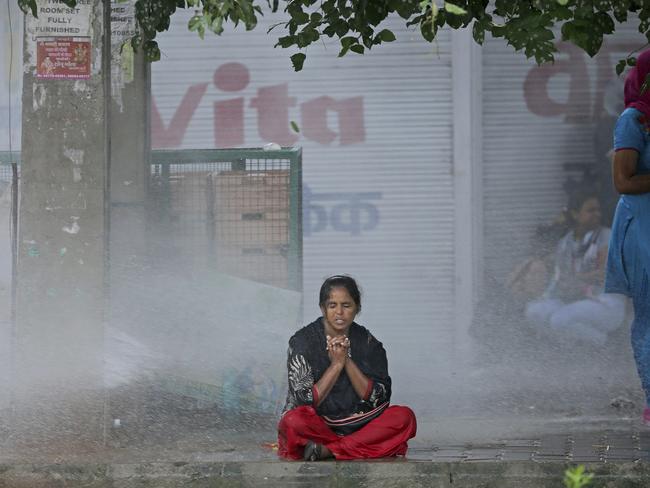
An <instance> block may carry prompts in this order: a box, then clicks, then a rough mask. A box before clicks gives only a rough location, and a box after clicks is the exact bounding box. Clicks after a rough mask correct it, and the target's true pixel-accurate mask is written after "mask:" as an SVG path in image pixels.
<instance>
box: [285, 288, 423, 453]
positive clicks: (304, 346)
mask: <svg viewBox="0 0 650 488" xmlns="http://www.w3.org/2000/svg"><path fill="white" fill-rule="evenodd" d="M319 305H320V309H321V311H322V313H323V316H322V317H319V318H318V319H316V320H315V321H314V322H312V323H311V324H309V325H307V326H305V327H303V328H302V329H300V330H299V331H298V332H296V334H294V336H293V337H291V339H290V340H289V351H288V360H287V368H288V375H289V392H288V394H287V402H286V405H285V408H284V413H283V414H282V418H281V419H280V423H279V425H278V444H279V450H278V454H279V455H280V456H281V457H283V458H287V459H305V460H307V461H316V460H319V459H324V458H327V457H332V456H333V457H334V458H336V459H362V458H381V457H388V456H397V455H404V454H405V453H406V450H407V447H408V446H407V441H408V440H409V439H410V438H412V437H414V436H415V431H416V421H415V415H414V414H413V412H412V411H411V409H410V408H408V407H402V406H396V405H393V406H388V402H389V401H390V395H391V379H390V376H388V363H387V361H386V351H385V350H384V347H383V346H382V343H381V342H379V341H378V340H377V339H375V338H374V337H373V335H372V334H371V333H370V332H369V331H368V329H366V328H365V327H363V326H361V325H359V324H357V323H356V322H354V318H355V317H356V315H357V313H359V311H360V310H361V293H360V292H359V288H358V287H357V284H356V282H355V281H354V279H352V278H350V277H349V276H332V277H330V278H328V279H327V280H325V282H324V283H323V285H322V286H321V289H320V297H319Z"/></svg>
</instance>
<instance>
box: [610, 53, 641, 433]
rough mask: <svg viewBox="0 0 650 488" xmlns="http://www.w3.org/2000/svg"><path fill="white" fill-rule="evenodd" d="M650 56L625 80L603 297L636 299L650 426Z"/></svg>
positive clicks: (636, 342)
mask: <svg viewBox="0 0 650 488" xmlns="http://www.w3.org/2000/svg"><path fill="white" fill-rule="evenodd" d="M648 73H650V50H649V51H644V52H643V53H641V55H640V56H639V57H638V59H637V63H636V66H635V67H634V68H632V69H631V70H630V72H629V73H628V75H627V78H626V80H625V110H624V111H623V113H621V115H620V117H619V118H618V121H617V123H616V128H615V129H614V151H615V154H614V162H613V171H612V173H613V179H614V186H615V187H616V190H617V191H618V192H619V193H620V194H621V196H620V198H619V201H618V205H617V206H616V213H615V214H614V222H613V224H612V234H611V239H610V244H609V252H608V256H607V271H606V277H605V291H606V292H608V293H622V294H624V295H627V296H629V297H631V298H632V303H633V306H634V321H633V322H632V349H633V351H634V359H635V360H636V366H637V370H638V373H639V376H640V378H641V385H642V386H643V390H644V392H645V397H646V406H645V409H644V410H643V422H644V423H645V424H647V425H650V407H649V406H650V290H649V289H648V274H649V271H650V146H649V144H648V142H649V141H650V90H643V89H642V86H643V84H644V81H645V79H646V76H647V75H648Z"/></svg>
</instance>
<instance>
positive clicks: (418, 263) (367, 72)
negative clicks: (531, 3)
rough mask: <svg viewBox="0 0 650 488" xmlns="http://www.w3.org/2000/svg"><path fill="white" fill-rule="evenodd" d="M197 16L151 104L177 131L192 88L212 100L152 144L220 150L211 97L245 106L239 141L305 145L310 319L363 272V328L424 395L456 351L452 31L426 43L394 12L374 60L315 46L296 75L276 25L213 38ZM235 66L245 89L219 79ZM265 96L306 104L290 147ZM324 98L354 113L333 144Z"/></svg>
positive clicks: (156, 68)
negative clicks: (322, 119) (342, 276)
mask: <svg viewBox="0 0 650 488" xmlns="http://www.w3.org/2000/svg"><path fill="white" fill-rule="evenodd" d="M187 20H188V16H187V15H185V16H183V15H178V16H177V17H176V18H175V19H174V24H173V26H172V29H171V30H170V32H169V33H168V34H165V35H164V36H162V37H161V43H160V44H161V49H162V53H163V54H162V61H161V62H160V63H156V64H154V65H153V68H152V84H153V88H152V89H153V96H154V101H155V104H156V106H157V109H158V110H159V113H160V116H161V119H162V122H163V126H164V129H165V130H168V129H170V126H169V124H170V121H172V120H173V116H174V114H175V113H176V114H178V113H179V112H178V107H179V105H180V104H181V100H182V99H183V96H184V95H185V94H186V90H187V89H188V87H189V86H190V85H200V84H204V85H203V88H202V89H203V90H205V92H204V94H203V96H202V98H201V99H200V101H199V102H198V104H197V106H196V109H195V110H194V111H192V112H191V113H190V114H189V121H188V123H187V129H186V131H185V133H184V135H183V136H182V137H178V134H176V135H174V134H173V133H172V132H167V133H166V134H167V135H170V134H171V135H172V137H171V138H168V139H164V138H161V137H160V136H159V135H158V136H157V135H156V133H155V132H154V134H153V139H154V141H158V143H159V144H160V143H163V144H166V142H165V141H168V140H170V139H173V140H174V141H177V142H178V144H177V147H181V148H198V147H213V146H214V145H215V144H218V142H219V141H218V136H216V137H217V139H215V134H214V127H215V123H216V124H217V125H218V124H219V122H215V115H214V107H215V106H214V103H219V102H224V101H227V100H232V99H237V98H243V105H240V106H243V112H244V113H243V120H244V123H243V126H244V136H243V138H242V137H240V139H239V142H240V144H239V145H241V146H249V147H250V146H259V145H263V144H264V143H267V142H277V143H280V144H287V143H290V144H293V145H300V146H302V147H303V182H304V185H305V194H304V199H303V205H304V207H305V208H304V212H305V213H304V232H305V235H304V290H305V299H304V300H305V320H311V319H313V318H314V317H316V316H317V315H318V314H319V313H320V312H319V310H318V308H317V302H318V297H317V293H318V288H319V286H320V284H321V282H322V280H323V278H325V277H327V276H329V275H331V274H336V273H350V274H352V275H353V276H355V277H357V278H358V279H359V282H360V284H361V285H362V287H363V291H364V303H363V308H364V311H363V314H362V315H361V317H360V318H359V322H360V323H362V324H365V325H367V326H368V327H369V328H371V330H372V331H373V332H375V333H376V334H377V335H378V337H379V338H380V339H382V340H383V341H384V342H387V343H389V344H390V347H389V358H390V361H391V370H392V374H393V376H394V377H396V384H397V385H400V384H401V385H402V388H403V389H404V391H405V392H407V391H408V392H409V393H412V394H415V393H414V392H413V390H415V388H413V387H412V386H410V387H409V385H408V383H409V382H410V383H412V382H413V381H417V382H418V383H421V382H426V380H427V379H428V378H430V371H432V370H437V369H438V368H439V367H440V366H442V365H444V364H447V363H448V361H449V360H450V358H451V357H452V356H453V351H452V343H453V333H454V332H453V329H454V317H453V307H454V299H453V298H454V264H453V257H454V194H453V176H452V91H451V84H452V81H451V54H450V51H451V46H450V35H449V32H447V31H443V32H441V33H440V34H439V36H438V40H437V42H436V43H434V44H428V43H426V42H424V41H422V40H421V38H420V34H419V33H418V32H415V31H408V30H406V29H405V28H404V27H403V22H402V21H401V19H399V18H395V19H392V20H391V21H390V22H388V25H387V26H388V27H390V28H392V29H393V30H394V32H395V33H396V35H397V39H398V40H397V41H396V42H394V43H391V44H386V45H382V46H378V47H377V48H376V49H373V51H372V52H371V53H370V54H369V55H366V56H355V55H348V56H346V57H345V58H342V59H338V58H337V57H336V53H337V51H338V50H337V47H336V45H335V44H334V43H332V42H329V43H327V42H326V45H325V46H313V47H310V48H309V50H308V51H307V54H308V56H307V61H306V63H305V68H304V70H303V71H302V72H301V73H293V72H292V70H291V68H290V61H289V59H288V56H289V54H291V53H290V52H289V51H287V50H281V49H273V48H272V47H271V46H272V43H273V38H270V37H268V36H267V35H266V30H267V28H268V26H269V25H271V24H272V23H273V22H276V21H278V20H279V19H278V18H277V17H272V16H269V17H265V18H264V19H263V20H262V22H261V25H258V26H257V28H256V29H255V31H253V32H247V33H245V32H243V31H242V30H241V29H239V30H235V31H234V32H227V33H225V34H224V35H223V36H222V37H220V38H214V37H212V36H206V39H205V40H204V41H200V40H199V39H198V38H197V37H196V35H195V34H194V33H190V32H187V29H186V25H187ZM227 63H237V66H234V67H233V65H230V68H232V69H233V72H235V71H237V70H239V76H240V78H238V79H239V82H240V84H239V85H238V89H237V90H236V91H231V92H225V91H224V90H220V89H218V88H217V87H216V85H215V83H214V82H213V77H214V75H215V71H217V70H218V69H220V67H223V66H224V65H226V64H227ZM242 67H243V68H242ZM246 73H247V74H248V75H249V81H248V82H246V80H245V78H246V76H245V74H246ZM218 76H220V75H219V74H217V77H218ZM223 86H224V85H222V87H223ZM278 87H280V88H278ZM264 90H267V92H266V93H267V94H268V90H276V96H277V97H278V98H280V95H277V93H280V92H282V93H284V94H285V96H286V95H288V96H289V97H291V98H293V102H295V103H293V104H290V106H289V107H288V114H286V115H285V114H282V113H281V112H276V114H280V116H279V117H278V118H277V119H276V120H275V123H276V124H277V125H278V127H275V129H276V132H275V133H276V134H281V135H282V134H284V135H285V136H286V137H285V140H273V141H269V140H268V139H266V138H265V137H264V134H268V133H273V130H272V128H269V127H261V124H264V123H265V122H264V121H262V120H261V118H258V110H257V109H258V108H259V107H260V100H259V97H260V96H261V93H263V91H264ZM283 90H284V91H283ZM256 97H257V98H258V100H257V101H253V99H255V98H256ZM321 97H330V101H331V99H333V100H335V101H337V102H340V103H343V104H344V105H345V107H346V108H347V109H348V111H347V112H346V115H345V116H344V117H347V119H345V120H342V119H337V115H336V113H334V112H332V111H330V112H329V113H328V116H327V118H326V127H327V129H329V130H330V131H331V134H330V135H331V136H332V137H331V140H330V141H325V140H324V138H323V137H321V136H323V134H324V133H326V132H327V130H323V129H324V128H323V127H321V130H320V131H317V130H316V129H315V128H316V127H317V124H316V122H315V121H314V120H312V119H310V116H308V115H307V114H308V112H309V109H310V108H311V109H313V108H314V106H317V105H318V103H319V102H318V101H319V100H322V98H321ZM233 103H237V102H233ZM239 103H240V104H241V103H242V102H241V101H240V102H239ZM278 103H280V104H282V103H283V102H282V100H279V101H278ZM265 107H266V109H269V110H271V109H272V106H271V107H269V106H268V105H267V106H265ZM186 115H187V114H186ZM311 117H312V118H313V114H312V116H311ZM177 120H180V119H177ZM289 120H294V121H296V122H297V123H298V125H299V126H300V127H301V129H302V130H301V133H300V134H293V133H291V132H288V121H289ZM346 124H347V126H346ZM220 127H221V126H220ZM345 127H347V130H342V129H344V128H345ZM285 129H286V130H285ZM234 140H236V138H235V139H234ZM418 359H419V360H421V361H422V364H425V365H426V369H422V368H420V369H422V371H421V372H420V373H416V374H415V377H414V376H413V375H414V373H413V364H414V362H413V361H414V360H418ZM400 377H402V379H401V380H399V378H400ZM398 389H399V387H398Z"/></svg>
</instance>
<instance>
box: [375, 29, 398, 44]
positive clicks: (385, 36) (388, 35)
mask: <svg viewBox="0 0 650 488" xmlns="http://www.w3.org/2000/svg"><path fill="white" fill-rule="evenodd" d="M376 37H378V38H379V39H381V40H382V42H393V41H394V40H395V34H393V32H392V31H390V30H388V29H384V30H382V31H381V32H380V33H379V34H377V36H376Z"/></svg>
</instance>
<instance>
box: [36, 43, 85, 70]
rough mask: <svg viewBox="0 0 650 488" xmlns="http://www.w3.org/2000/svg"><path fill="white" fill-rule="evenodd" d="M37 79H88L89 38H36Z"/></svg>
mask: <svg viewBox="0 0 650 488" xmlns="http://www.w3.org/2000/svg"><path fill="white" fill-rule="evenodd" d="M36 77H37V78H67V79H80V78H90V38H89V37H38V38H37V39H36Z"/></svg>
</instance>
